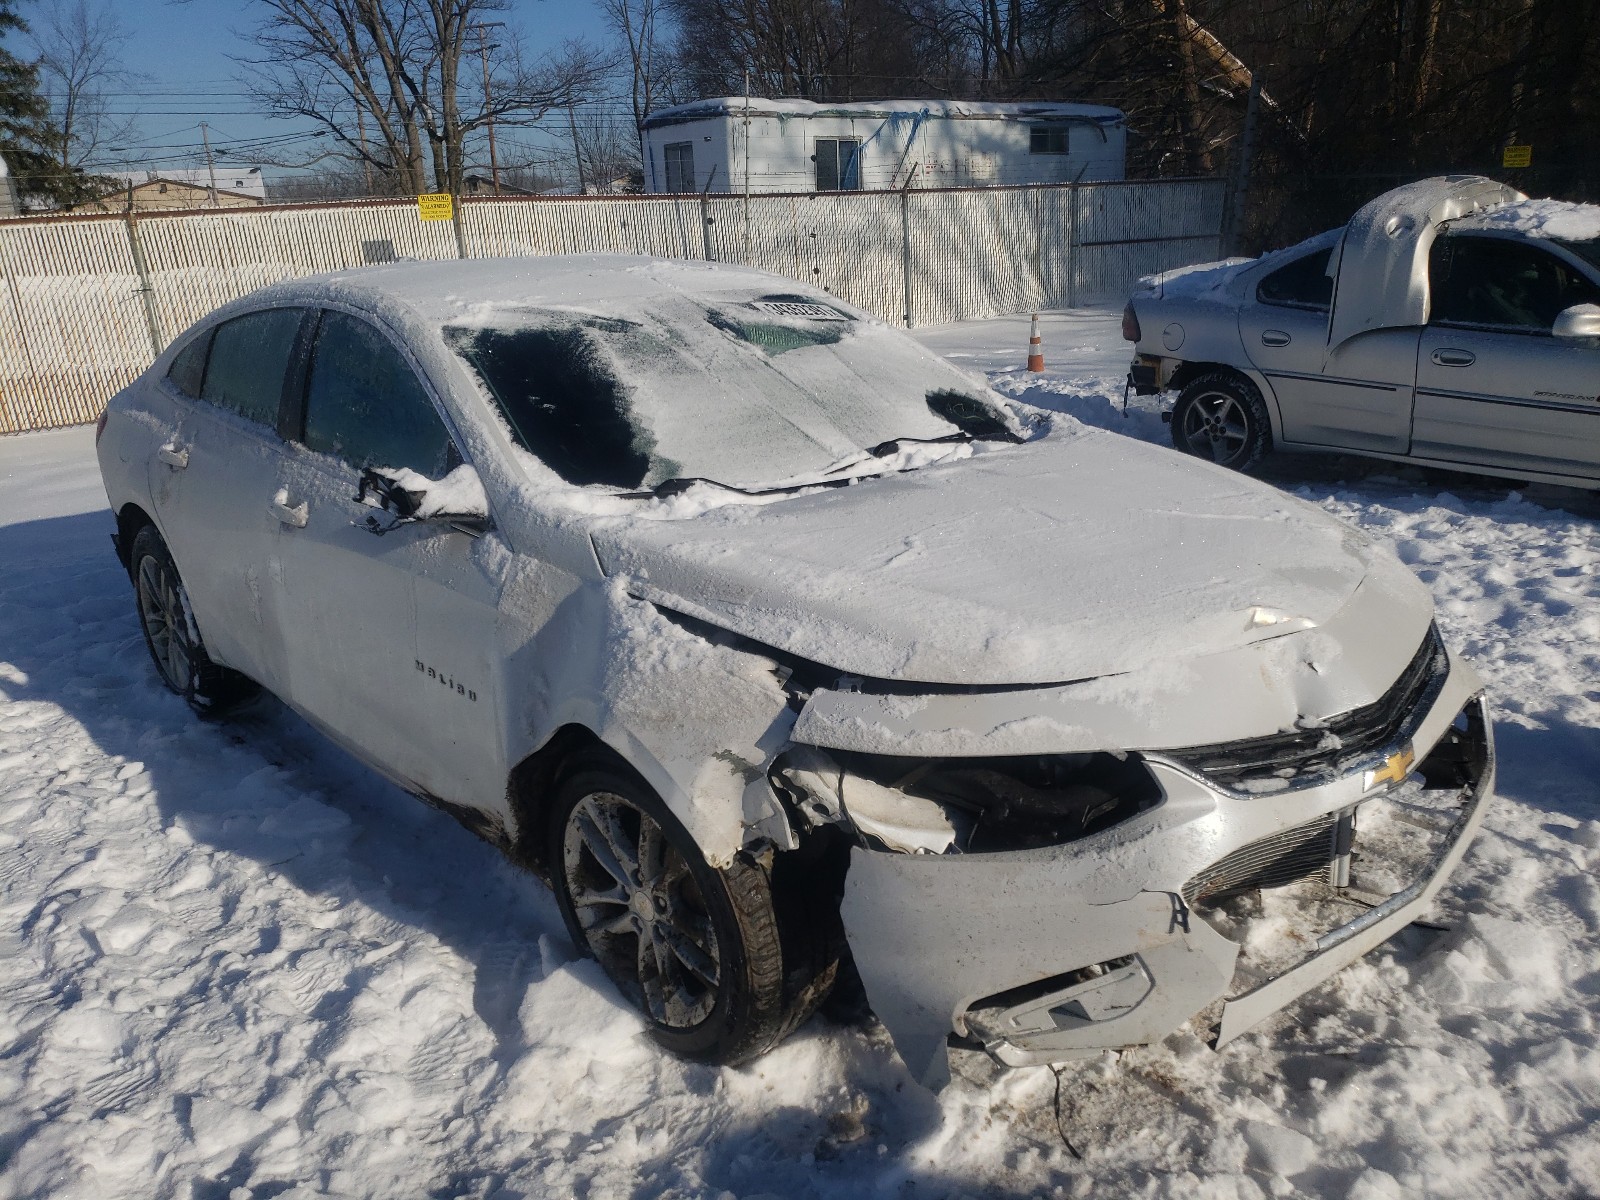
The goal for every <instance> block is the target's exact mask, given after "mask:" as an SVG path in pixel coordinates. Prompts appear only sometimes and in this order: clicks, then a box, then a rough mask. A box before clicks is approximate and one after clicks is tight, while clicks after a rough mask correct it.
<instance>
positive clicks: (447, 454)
mask: <svg viewBox="0 0 1600 1200" xmlns="http://www.w3.org/2000/svg"><path fill="white" fill-rule="evenodd" d="M303 441H304V443H305V445H306V446H307V447H308V448H309V449H312V450H316V451H318V452H320V453H322V454H329V455H332V456H333V457H334V458H338V459H342V460H343V461H344V462H346V463H348V464H349V465H350V466H352V467H354V468H355V469H356V470H358V471H359V470H363V469H365V468H367V467H387V468H400V467H408V468H410V469H411V470H413V471H416V472H418V473H419V474H421V475H425V476H427V477H428V478H429V479H441V478H443V477H444V475H445V474H446V473H447V472H448V470H449V469H450V467H451V466H452V465H453V461H452V460H453V448H452V445H451V442H450V435H449V434H448V433H447V432H446V431H445V427H444V422H443V421H441V420H440V418H439V414H438V412H437V411H435V409H434V407H433V402H432V401H431V400H430V399H429V398H428V393H427V391H426V390H425V389H424V388H423V386H422V381H421V380H420V379H418V378H417V375H416V372H415V371H413V370H412V369H411V366H410V364H409V363H407V362H406V360H405V359H404V358H402V357H401V356H400V352H399V351H398V350H396V349H395V347H394V345H393V343H391V342H390V341H389V339H388V338H387V337H385V336H384V335H383V334H382V333H381V332H379V331H378V330H377V329H375V328H374V327H373V326H371V325H369V324H367V322H365V321H361V320H358V319H356V318H355V317H352V316H348V315H347V314H345V313H340V312H328V313H324V314H323V318H322V326H321V328H320V329H319V330H318V331H317V342H316V345H315V347H314V348H313V349H312V355H311V370H310V374H309V376H308V378H307V380H306V409H305V435H304V438H303Z"/></svg>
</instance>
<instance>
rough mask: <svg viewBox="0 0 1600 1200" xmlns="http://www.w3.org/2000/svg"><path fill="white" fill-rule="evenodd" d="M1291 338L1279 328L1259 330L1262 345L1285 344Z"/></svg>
mask: <svg viewBox="0 0 1600 1200" xmlns="http://www.w3.org/2000/svg"><path fill="white" fill-rule="evenodd" d="M1292 340H1293V339H1292V338H1290V336H1289V335H1288V334H1287V333H1285V332H1284V331H1283V330H1281V329H1263V330H1262V331H1261V344H1262V345H1263V346H1287V345H1288V344H1289V343H1290V342H1291V341H1292Z"/></svg>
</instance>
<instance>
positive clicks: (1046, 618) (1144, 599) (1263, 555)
mask: <svg viewBox="0 0 1600 1200" xmlns="http://www.w3.org/2000/svg"><path fill="white" fill-rule="evenodd" d="M592 537H593V540H594V544H595V550H596V553H597V555H598V557H599V559H600V562H601V565H602V566H603V568H604V569H605V571H606V573H607V574H608V575H618V574H621V575H626V576H627V577H628V587H629V589H630V590H631V591H634V592H635V593H637V594H639V595H641V596H643V597H645V598H647V599H650V600H652V601H654V602H656V603H658V604H660V605H663V606H665V607H668V608H672V609H675V610H677V611H679V612H682V613H685V614H687V615H690V616H693V617H698V618H700V619H702V620H705V621H708V622H710V623H712V624H715V625H717V626H719V627H721V628H724V629H727V630H729V631H731V632H734V633H738V634H742V635H744V636H746V637H749V638H752V639H754V640H756V641H758V642H761V643H763V644H765V645H768V646H771V647H774V648H775V649H779V650H782V651H786V652H788V653H790V654H793V655H797V656H799V657H801V658H805V659H809V660H811V661H815V662H818V663H821V664H823V665H826V666H829V667H833V668H836V669H839V670H841V671H845V672H849V673H851V674H856V675H861V676H863V677H867V678H875V679H882V680H890V681H903V682H918V683H931V684H958V685H959V684H966V685H1007V684H1015V685H1032V684H1043V683H1060V682H1067V681H1071V680H1082V679H1089V678H1094V677H1098V676H1103V675H1111V674H1118V673H1122V672H1127V671H1132V670H1135V669H1138V668H1140V667H1143V666H1146V665H1148V664H1152V663H1160V662H1170V661H1172V660H1175V659H1192V658H1196V657H1200V656H1204V655H1210V654H1215V653H1218V652H1220V651H1225V650H1229V649H1233V648H1236V647H1240V646H1245V645H1249V644H1252V643H1255V642H1260V641H1263V640H1265V639H1270V638H1275V637H1280V636H1283V635H1284V634H1287V633H1293V632H1296V631H1298V630H1303V629H1307V628H1310V627H1312V626H1318V625H1321V624H1323V623H1324V622H1325V621H1326V620H1327V619H1328V618H1329V617H1331V616H1332V615H1333V614H1334V613H1336V612H1337V611H1338V610H1339V609H1340V608H1341V607H1342V606H1343V605H1344V604H1345V603H1346V602H1347V601H1348V600H1349V598H1350V597H1351V596H1352V595H1353V594H1354V592H1355V590H1356V588H1357V586H1358V585H1359V584H1360V583H1361V581H1362V579H1363V578H1364V577H1365V576H1367V575H1368V574H1369V572H1371V571H1373V570H1375V569H1376V570H1380V571H1383V572H1384V573H1385V574H1394V575H1398V576H1402V577H1404V581H1402V582H1400V583H1399V584H1398V586H1399V587H1400V588H1402V589H1404V588H1405V587H1407V586H1409V587H1410V588H1412V589H1414V590H1417V591H1418V592H1419V593H1420V585H1418V584H1416V583H1415V581H1414V580H1410V577H1409V575H1408V574H1407V573H1406V572H1405V571H1404V568H1402V567H1400V566H1399V564H1398V563H1397V562H1395V561H1394V560H1393V558H1392V556H1389V555H1386V554H1380V553H1378V552H1377V551H1375V550H1374V548H1373V547H1372V546H1371V544H1370V543H1368V542H1367V541H1366V540H1365V539H1364V538H1362V537H1361V536H1360V535H1359V534H1356V533H1355V532H1353V531H1351V530H1349V529H1347V528H1345V527H1344V526H1343V525H1341V524H1340V523H1338V522H1337V521H1335V520H1333V519H1332V518H1330V517H1328V516H1326V515H1324V514H1322V513H1321V512H1319V511H1318V510H1316V509H1313V508H1312V507H1310V506H1309V505H1305V504H1302V503H1301V502H1300V501H1297V500H1295V499H1293V498H1291V497H1287V496H1284V495H1282V494H1281V493H1279V492H1276V491H1274V490H1273V489H1271V488H1268V487H1266V486H1264V485H1262V484H1259V483H1255V482H1253V481H1251V480H1249V479H1246V478H1244V477H1241V476H1239V475H1236V474H1233V473H1231V472H1228V471H1223V470H1221V469H1219V468H1216V467H1213V466H1211V465H1210V464H1207V463H1202V462H1199V461H1197V460H1194V459H1190V458H1185V457H1182V456H1179V455H1177V454H1175V453H1173V452H1171V451H1167V450H1162V449H1157V448H1154V447H1149V446H1144V445H1140V444H1139V443H1136V442H1133V441H1130V440H1128V439H1126V438H1121V437H1116V436H1114V435H1109V434H1101V433H1098V432H1096V431H1091V430H1069V431H1065V432H1058V433H1056V434H1053V435H1052V436H1050V437H1048V438H1045V439H1042V440H1040V441H1038V442H1035V443H1031V444H1028V445H1024V446H1017V447H1007V448H1005V449H1002V450H998V451H993V452H989V453H983V454H979V455H976V456H974V457H972V458H969V459H965V460H963V461H959V462H954V463H950V464H946V465H940V466H935V467H929V468H925V469H923V470H921V471H916V472H911V473H906V474H900V475H893V476H887V477H883V478H879V479H874V480H869V481H866V482H864V483H860V484H857V485H854V486H851V487H848V488H840V489H833V490H827V491H819V492H813V493H808V494H801V495H797V496H794V497H792V498H787V499H784V500H782V501H781V502H778V503H771V504H766V505H759V506H748V505H733V506H728V507H724V508H719V509H714V510H711V511H709V512H704V513H702V514H700V515H699V516H696V517H693V518H691V519H687V520H644V519H632V520H623V521H619V522H616V523H611V524H608V525H606V526H603V527H601V528H598V529H596V530H595V531H594V533H593V534H592ZM1406 581H1409V582H1406ZM1422 604H1423V606H1424V608H1426V607H1427V602H1426V598H1425V597H1423V599H1422Z"/></svg>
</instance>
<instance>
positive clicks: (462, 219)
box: [450, 196, 472, 258]
mask: <svg viewBox="0 0 1600 1200" xmlns="http://www.w3.org/2000/svg"><path fill="white" fill-rule="evenodd" d="M461 199H462V198H461V197H460V196H453V197H451V200H450V224H452V225H454V226H455V227H456V257H457V258H471V257H472V256H471V255H470V254H468V253H467V217H466V212H465V211H464V210H463V208H462V206H461Z"/></svg>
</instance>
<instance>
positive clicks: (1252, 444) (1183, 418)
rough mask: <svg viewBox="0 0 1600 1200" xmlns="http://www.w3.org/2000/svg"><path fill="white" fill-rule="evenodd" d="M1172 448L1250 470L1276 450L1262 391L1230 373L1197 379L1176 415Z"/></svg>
mask: <svg viewBox="0 0 1600 1200" xmlns="http://www.w3.org/2000/svg"><path fill="white" fill-rule="evenodd" d="M1172 444H1173V445H1174V446H1176V447H1177V448H1178V449H1179V450H1182V451H1183V452H1184V453H1185V454H1193V455H1194V456H1195V457H1196V458H1209V459H1210V460H1211V461H1212V462H1214V463H1216V464H1217V465H1218V466H1223V467H1229V468H1232V469H1233V470H1235V471H1248V470H1250V469H1251V468H1253V467H1254V466H1255V465H1256V464H1257V463H1259V462H1260V461H1261V460H1262V459H1263V458H1264V457H1266V453H1267V451H1268V450H1270V449H1271V448H1272V422H1271V420H1270V419H1269V418H1268V416H1267V406H1266V403H1265V402H1264V401H1263V400H1262V399H1261V393H1260V391H1259V390H1257V388H1256V385H1255V384H1253V383H1251V382H1250V381H1249V380H1248V379H1246V378H1244V376H1242V375H1236V374H1234V373H1232V372H1230V371H1213V372H1211V373H1210V374H1208V375H1202V376H1200V377H1199V378H1198V379H1195V380H1193V381H1192V382H1190V383H1189V384H1187V385H1186V386H1185V387H1184V389H1183V391H1182V392H1180V393H1179V395H1178V403H1177V405H1176V406H1174V408H1173V410H1172Z"/></svg>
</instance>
